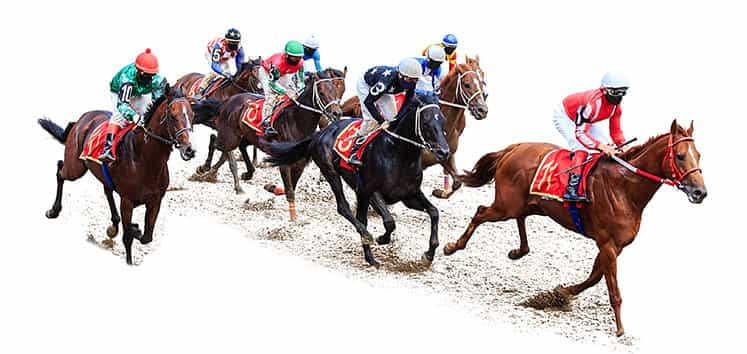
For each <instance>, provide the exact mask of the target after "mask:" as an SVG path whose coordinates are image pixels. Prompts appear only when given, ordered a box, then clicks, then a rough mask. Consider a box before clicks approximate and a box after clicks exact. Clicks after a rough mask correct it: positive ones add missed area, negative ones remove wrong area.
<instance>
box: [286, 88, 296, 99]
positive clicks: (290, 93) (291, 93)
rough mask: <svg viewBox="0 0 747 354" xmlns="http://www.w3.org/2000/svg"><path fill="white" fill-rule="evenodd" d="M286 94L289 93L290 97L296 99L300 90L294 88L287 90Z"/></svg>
mask: <svg viewBox="0 0 747 354" xmlns="http://www.w3.org/2000/svg"><path fill="white" fill-rule="evenodd" d="M285 94H286V95H288V98H290V99H292V100H295V99H297V98H298V92H296V90H293V89H290V90H288V91H285Z"/></svg>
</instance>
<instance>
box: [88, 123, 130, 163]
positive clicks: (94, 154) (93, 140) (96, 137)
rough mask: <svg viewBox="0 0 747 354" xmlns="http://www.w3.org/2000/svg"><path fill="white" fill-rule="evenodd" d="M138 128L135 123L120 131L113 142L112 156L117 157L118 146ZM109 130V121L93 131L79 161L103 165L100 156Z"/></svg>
mask: <svg viewBox="0 0 747 354" xmlns="http://www.w3.org/2000/svg"><path fill="white" fill-rule="evenodd" d="M136 126H137V125H135V123H128V124H127V126H125V127H124V128H122V129H120V130H119V132H118V133H117V135H115V136H114V141H112V156H114V157H115V158H116V157H117V145H118V144H119V141H120V140H122V137H124V136H125V134H127V133H128V132H129V131H131V130H132V129H133V128H135V127H136ZM107 128H109V121H104V122H102V123H101V124H99V126H98V127H96V129H94V130H93V133H91V136H89V137H88V140H86V144H85V145H84V146H83V152H81V153H80V156H79V157H78V158H79V159H81V160H89V161H93V162H96V163H97V164H99V165H101V161H99V156H101V153H102V152H103V151H104V141H106V131H107Z"/></svg>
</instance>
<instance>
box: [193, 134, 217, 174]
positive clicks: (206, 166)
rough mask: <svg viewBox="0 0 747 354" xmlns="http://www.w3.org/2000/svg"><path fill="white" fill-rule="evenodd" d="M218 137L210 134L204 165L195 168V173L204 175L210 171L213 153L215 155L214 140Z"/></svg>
mask: <svg viewBox="0 0 747 354" xmlns="http://www.w3.org/2000/svg"><path fill="white" fill-rule="evenodd" d="M216 139H218V137H217V136H216V135H215V134H210V143H209V144H208V154H207V159H206V160H205V163H204V164H202V166H200V167H198V168H197V173H205V172H207V171H209V170H210V165H212V164H213V153H215V140H216Z"/></svg>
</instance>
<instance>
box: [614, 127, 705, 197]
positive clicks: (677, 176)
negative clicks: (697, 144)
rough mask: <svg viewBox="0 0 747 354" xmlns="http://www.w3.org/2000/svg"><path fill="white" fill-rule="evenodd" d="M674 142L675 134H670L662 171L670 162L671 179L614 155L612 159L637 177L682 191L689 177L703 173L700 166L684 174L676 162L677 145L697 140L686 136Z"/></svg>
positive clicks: (662, 162)
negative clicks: (684, 181)
mask: <svg viewBox="0 0 747 354" xmlns="http://www.w3.org/2000/svg"><path fill="white" fill-rule="evenodd" d="M673 140H674V134H672V133H669V143H668V144H667V152H666V155H664V159H663V160H662V161H661V167H662V170H665V166H666V165H667V161H668V162H669V164H668V165H669V170H670V172H671V174H670V176H671V178H664V177H659V176H657V175H655V174H653V173H650V172H646V171H644V170H641V169H639V168H638V167H635V166H633V165H631V164H630V163H628V162H627V161H625V160H623V159H621V158H619V157H617V156H614V155H613V156H612V159H613V160H615V161H616V162H617V163H619V164H621V165H623V167H625V168H627V169H628V170H630V171H632V172H633V173H635V174H637V175H640V176H643V177H646V178H648V179H650V180H652V181H654V182H659V183H663V184H666V185H670V186H673V187H677V189H682V188H683V185H682V181H683V180H684V179H685V178H686V177H687V176H689V175H690V174H691V173H694V172H702V171H701V169H700V167H699V166H696V167H693V168H691V169H689V170H687V171H684V172H683V171H682V170H680V168H679V167H677V164H676V163H675V162H674V158H675V157H674V155H675V154H674V147H675V146H677V144H679V143H681V142H684V141H692V142H694V141H695V139H694V138H693V137H691V136H685V137H681V138H679V139H677V141H673Z"/></svg>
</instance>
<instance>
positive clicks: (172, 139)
mask: <svg viewBox="0 0 747 354" xmlns="http://www.w3.org/2000/svg"><path fill="white" fill-rule="evenodd" d="M178 101H184V103H185V104H187V105H189V102H188V101H187V99H186V98H177V99H175V100H173V101H172V102H169V104H168V105H167V106H166V110H165V112H164V113H163V116H162V117H161V120H160V121H159V122H158V124H163V123H164V122H165V121H166V119H168V118H169V117H171V114H170V113H169V112H170V111H171V105H172V104H174V103H176V102H178ZM184 116H185V117H187V116H188V115H187V114H186V112H184ZM171 118H174V117H171ZM185 120H186V121H187V124H186V125H185V127H184V128H181V129H179V130H178V131H177V132H176V133H174V134H171V132H169V138H168V139H167V138H164V137H161V136H159V135H158V134H155V133H153V132H151V131H150V130H148V128H147V127H145V126H144V125H139V127H141V128H142V129H143V131H144V132H145V134H146V135H147V136H149V137H151V138H153V139H156V140H157V141H159V142H161V143H164V144H166V145H169V146H174V147H175V148H177V149H178V148H180V147H181V144H179V137H180V136H182V135H184V134H186V133H187V132H190V133H191V132H192V124H190V122H189V119H188V118H185Z"/></svg>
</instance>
